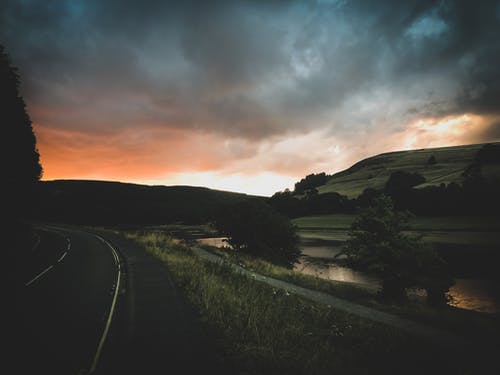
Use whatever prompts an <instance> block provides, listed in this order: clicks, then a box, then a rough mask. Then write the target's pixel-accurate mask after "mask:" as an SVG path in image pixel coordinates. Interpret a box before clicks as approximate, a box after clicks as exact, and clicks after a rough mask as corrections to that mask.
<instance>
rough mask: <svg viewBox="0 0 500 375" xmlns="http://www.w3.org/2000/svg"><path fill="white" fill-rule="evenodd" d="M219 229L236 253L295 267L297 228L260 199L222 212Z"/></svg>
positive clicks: (297, 250)
mask: <svg viewBox="0 0 500 375" xmlns="http://www.w3.org/2000/svg"><path fill="white" fill-rule="evenodd" d="M215 226H216V228H217V229H218V230H219V231H220V232H221V233H222V234H224V235H226V236H227V237H228V242H229V244H230V245H231V246H232V247H233V249H235V250H236V251H243V252H246V253H248V254H251V255H255V256H258V257H261V258H264V259H267V260H269V261H271V262H273V263H276V264H279V265H283V266H285V267H288V268H292V267H293V265H294V263H295V262H296V261H297V260H298V257H299V256H300V250H299V248H298V236H297V233H296V227H295V226H293V225H292V223H291V222H290V220H289V219H288V218H287V217H285V216H282V215H280V214H278V213H276V212H275V211H274V210H273V209H272V208H271V207H270V206H269V205H267V204H266V203H264V202H262V201H260V200H246V201H242V202H239V203H236V204H232V205H229V206H226V207H225V208H224V209H222V210H221V212H219V214H218V215H217V219H216V221H215Z"/></svg>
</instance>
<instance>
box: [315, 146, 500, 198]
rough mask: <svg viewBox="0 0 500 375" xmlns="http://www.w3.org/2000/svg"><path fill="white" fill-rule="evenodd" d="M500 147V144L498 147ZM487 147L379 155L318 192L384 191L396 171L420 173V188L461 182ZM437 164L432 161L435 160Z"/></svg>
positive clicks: (492, 172) (499, 171) (499, 172)
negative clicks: (469, 167) (481, 151)
mask: <svg viewBox="0 0 500 375" xmlns="http://www.w3.org/2000/svg"><path fill="white" fill-rule="evenodd" d="M495 144H497V145H500V142H499V143H495ZM482 146H484V144H474V145H465V146H454V147H440V148H426V149H420V150H410V151H396V152H388V153H384V154H380V155H376V156H373V157H370V158H367V159H364V160H361V161H360V162H358V163H356V164H354V165H353V166H352V167H350V168H348V169H346V170H344V171H342V172H339V173H336V174H334V175H332V176H330V177H329V178H328V179H327V182H326V184H324V185H322V186H319V187H318V188H317V189H318V192H319V193H320V194H321V193H327V192H338V193H340V194H342V195H347V196H348V197H350V198H355V197H357V196H358V195H360V194H361V193H362V192H363V190H364V189H366V188H375V189H381V188H383V187H384V185H385V183H386V182H387V180H388V179H389V176H390V175H391V173H393V172H395V171H406V172H417V173H419V174H421V175H422V176H424V177H425V179H426V182H425V183H423V184H421V185H419V186H417V188H419V187H424V186H428V185H440V184H442V183H444V184H448V183H450V182H457V183H461V182H462V179H463V177H462V173H463V172H464V171H465V169H466V168H467V166H469V165H470V164H472V162H473V160H474V157H475V155H476V153H477V151H478V150H479V149H480V148H481V147H482ZM431 158H432V159H434V160H432V159H431ZM434 161H435V163H434ZM482 173H483V174H484V175H485V177H491V176H500V168H499V166H498V165H491V166H487V167H486V168H483V170H482Z"/></svg>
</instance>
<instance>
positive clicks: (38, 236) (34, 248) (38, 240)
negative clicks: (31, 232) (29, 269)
mask: <svg viewBox="0 0 500 375" xmlns="http://www.w3.org/2000/svg"><path fill="white" fill-rule="evenodd" d="M39 244H40V235H39V234H37V235H36V241H35V244H34V245H33V247H32V248H31V251H32V252H34V251H35V250H36V248H37V247H38V245H39Z"/></svg>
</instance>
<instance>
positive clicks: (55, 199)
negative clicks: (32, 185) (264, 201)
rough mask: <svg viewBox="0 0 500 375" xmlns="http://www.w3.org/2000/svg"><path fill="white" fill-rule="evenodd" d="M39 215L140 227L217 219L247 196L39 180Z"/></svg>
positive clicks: (180, 188) (190, 189) (204, 190)
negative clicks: (223, 207)
mask: <svg viewBox="0 0 500 375" xmlns="http://www.w3.org/2000/svg"><path fill="white" fill-rule="evenodd" d="M40 185H41V186H40V191H41V202H40V205H39V209H38V213H37V215H36V218H37V219H41V220H45V221H56V222H66V223H75V224H92V225H124V226H126V225H142V224H166V223H174V222H182V223H186V224H199V223H206V222H207V221H210V220H214V218H215V214H216V212H217V209H218V207H219V206H220V205H224V204H227V203H233V202H236V201H239V200H244V199H248V196H247V195H245V194H237V193H230V192H225V191H217V190H211V189H207V188H199V187H191V186H146V185H136V184H124V183H119V182H105V181H77V180H74V181H51V182H41V183H40Z"/></svg>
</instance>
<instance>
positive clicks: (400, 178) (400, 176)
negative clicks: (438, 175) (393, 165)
mask: <svg viewBox="0 0 500 375" xmlns="http://www.w3.org/2000/svg"><path fill="white" fill-rule="evenodd" d="M424 182H425V177H423V176H422V175H420V174H418V173H416V172H415V173H410V172H405V171H396V172H393V173H391V176H390V177H389V180H387V182H386V184H385V188H384V190H385V192H386V194H388V195H395V194H398V193H401V192H405V191H408V190H410V189H411V188H412V187H413V186H416V185H420V184H422V183H424Z"/></svg>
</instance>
